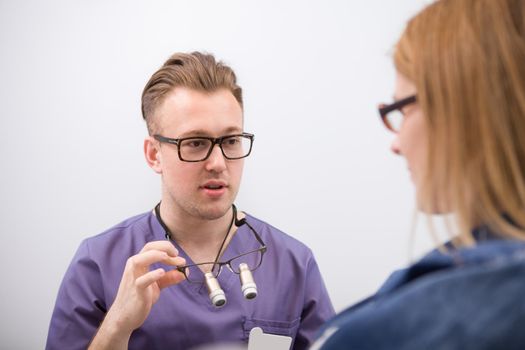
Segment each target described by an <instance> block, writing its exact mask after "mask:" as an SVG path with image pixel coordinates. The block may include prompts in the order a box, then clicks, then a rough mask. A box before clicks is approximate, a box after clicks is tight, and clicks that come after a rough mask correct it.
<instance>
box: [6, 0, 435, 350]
mask: <svg viewBox="0 0 525 350" xmlns="http://www.w3.org/2000/svg"><path fill="white" fill-rule="evenodd" d="M426 3H428V1H425V0H396V1H391V0H368V1H366V2H365V1H343V0H341V1H273V0H272V1H268V0H265V1H248V0H220V1H219V0H206V1H205V0H201V1H179V0H169V1H168V0H150V1H130V0H126V1H124V0H120V1H102V0H91V1H86V0H48V1H37V0H0V45H1V48H2V49H1V50H2V53H1V55H0V77H1V78H0V102H1V119H0V120H1V121H0V123H1V124H0V146H1V147H0V152H1V153H0V156H1V160H2V170H1V172H0V198H1V211H0V213H1V214H0V215H1V217H0V245H1V254H0V271H1V273H2V283H1V288H0V290H1V298H0V309H1V310H2V312H1V313H0V322H1V327H0V348H1V349H41V348H43V347H44V344H45V339H46V336H47V328H48V323H49V319H50V316H51V312H52V308H53V305H54V302H55V297H56V293H57V290H58V287H59V284H60V281H61V279H62V276H63V274H64V272H65V270H66V268H67V266H68V264H69V262H70V260H71V258H72V256H73V254H74V253H75V251H76V249H77V247H78V245H79V243H80V241H81V240H82V239H84V238H86V237H88V236H91V235H95V234H97V233H100V232H101V231H103V230H105V229H107V228H108V227H110V226H112V225H114V224H116V223H118V222H120V221H122V220H123V219H125V218H127V217H129V216H132V215H135V214H138V213H142V212H145V211H148V210H151V209H152V208H153V206H154V205H155V204H156V203H157V201H158V200H159V196H160V186H159V183H160V179H159V178H158V176H157V175H156V174H154V173H153V172H152V171H151V170H150V169H149V168H148V167H147V165H146V163H145V161H144V156H143V153H142V142H143V138H144V137H145V136H146V128H145V125H144V122H143V121H142V118H141V114H140V95H141V92H142V89H143V87H144V85H145V83H146V81H147V80H148V79H149V77H150V75H151V74H152V73H153V72H154V71H155V70H156V69H157V68H158V67H159V66H160V65H161V64H162V63H163V62H164V60H165V59H167V58H168V57H169V56H170V54H171V53H173V52H175V51H193V50H202V51H207V52H210V53H213V54H215V55H216V57H217V58H219V59H221V60H223V61H225V62H226V63H228V64H229V65H231V66H232V67H233V68H234V70H235V71H236V73H237V75H238V78H239V83H240V85H241V86H242V87H243V89H244V99H245V123H246V131H248V132H252V133H254V134H255V135H256V139H255V144H254V151H253V154H252V156H250V158H248V159H247V161H246V163H245V172H244V177H243V184H242V188H241V191H240V194H239V197H238V199H237V205H238V207H239V208H240V209H241V210H244V211H247V212H249V213H251V214H253V215H255V216H257V217H259V218H261V219H263V220H265V221H268V222H269V223H271V224H273V225H274V226H276V227H278V228H280V229H282V230H284V231H285V232H287V233H289V234H290V235H292V236H294V237H296V238H298V239H299V240H301V241H303V242H304V243H306V244H307V245H308V246H309V247H311V248H312V250H313V251H314V254H315V256H316V258H317V261H318V263H319V265H320V268H321V272H322V273H323V275H324V278H325V282H326V284H327V287H328V290H329V292H330V295H331V297H332V299H333V303H334V306H335V308H336V309H337V310H338V311H340V310H342V309H343V308H344V307H346V306H349V305H350V304H351V303H354V302H356V301H358V300H359V299H361V298H363V297H365V296H367V295H369V294H371V293H373V292H374V291H375V290H376V289H377V288H378V287H379V286H380V284H381V282H382V281H383V280H384V279H385V278H386V277H387V276H388V274H389V273H390V272H391V271H392V270H393V269H396V268H400V267H403V266H404V265H406V264H407V263H409V261H410V257H411V256H412V257H417V256H418V255H419V254H421V253H422V252H423V251H425V250H426V249H428V247H429V246H430V239H429V238H427V237H426V232H425V229H424V228H420V227H419V228H417V229H416V238H415V248H414V249H413V250H412V252H410V251H409V245H410V234H409V233H410V228H411V225H412V215H413V212H414V207H415V205H414V198H413V197H414V191H413V188H412V185H411V183H410V179H409V174H408V172H407V169H406V165H405V162H404V160H403V159H402V158H400V157H397V156H395V155H393V154H392V153H391V152H390V142H391V140H392V137H393V136H392V135H391V134H389V133H388V132H387V131H386V130H385V129H384V128H383V127H382V125H381V122H380V118H379V116H378V114H377V111H376V106H377V104H378V103H379V102H389V101H390V100H391V96H392V93H393V86H394V73H395V72H394V68H393V65H392V63H391V52H392V48H393V45H394V44H395V42H396V39H397V38H398V36H399V34H400V33H401V31H402V29H403V27H404V24H405V23H406V21H407V20H408V19H409V18H410V17H411V16H412V15H414V14H415V13H416V12H417V11H418V10H419V9H421V8H422V6H424V5H425V4H426ZM276 287H278V286H276Z"/></svg>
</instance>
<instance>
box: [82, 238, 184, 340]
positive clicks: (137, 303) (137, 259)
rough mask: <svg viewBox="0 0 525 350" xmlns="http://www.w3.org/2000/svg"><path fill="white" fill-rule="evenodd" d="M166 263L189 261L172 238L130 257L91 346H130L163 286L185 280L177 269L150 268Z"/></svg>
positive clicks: (149, 244) (153, 243)
mask: <svg viewBox="0 0 525 350" xmlns="http://www.w3.org/2000/svg"><path fill="white" fill-rule="evenodd" d="M154 263H163V264H166V265H172V266H181V265H184V264H186V261H185V260H184V258H181V257H178V251H177V249H176V248H175V247H174V246H173V244H172V243H171V242H169V241H155V242H150V243H147V244H146V245H145V246H144V248H142V250H141V251H140V252H139V253H138V254H137V255H134V256H132V257H130V258H129V259H128V261H127V262H126V267H125V268H124V273H123V275H122V280H121V281H120V286H119V288H118V292H117V296H116V298H115V302H114V303H113V305H112V306H111V308H110V309H109V311H108V313H107V315H106V318H105V319H104V321H103V322H102V324H101V325H100V328H99V330H98V332H97V334H96V336H95V338H94V339H93V341H92V343H91V345H90V347H89V349H127V347H128V341H129V338H130V336H131V333H132V332H133V331H134V330H135V329H137V328H139V327H140V326H141V325H142V324H143V323H144V321H145V320H146V318H147V317H148V315H149V313H150V311H151V307H152V306H153V304H155V302H157V300H158V299H159V296H160V291H161V289H163V288H165V287H167V286H170V285H174V284H177V283H179V282H181V281H182V280H184V275H183V274H182V273H180V272H178V271H177V270H170V271H167V272H166V271H165V270H164V269H162V268H158V269H156V270H153V271H150V265H151V264H154Z"/></svg>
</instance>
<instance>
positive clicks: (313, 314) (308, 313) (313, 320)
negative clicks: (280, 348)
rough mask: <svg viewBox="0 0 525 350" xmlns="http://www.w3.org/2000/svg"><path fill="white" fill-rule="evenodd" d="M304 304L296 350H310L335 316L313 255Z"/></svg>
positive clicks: (306, 283) (306, 281)
mask: <svg viewBox="0 0 525 350" xmlns="http://www.w3.org/2000/svg"><path fill="white" fill-rule="evenodd" d="M305 271H306V276H305V277H306V279H305V284H304V286H303V288H304V298H305V299H304V304H303V311H302V314H301V324H300V326H299V330H298V332H297V337H296V339H295V342H294V347H293V348H294V350H300V349H308V347H309V346H310V345H311V344H312V342H313V341H314V339H315V336H316V335H317V332H318V331H319V329H320V328H321V326H322V325H323V324H324V323H325V322H326V321H327V320H329V319H330V318H332V317H333V316H334V315H335V311H334V307H333V306H332V302H331V300H330V297H329V295H328V291H327V290H326V286H325V284H324V281H323V278H322V277H321V272H320V271H319V267H318V265H317V262H316V261H315V259H314V257H313V255H312V254H310V258H309V259H308V263H307V265H306V270H305Z"/></svg>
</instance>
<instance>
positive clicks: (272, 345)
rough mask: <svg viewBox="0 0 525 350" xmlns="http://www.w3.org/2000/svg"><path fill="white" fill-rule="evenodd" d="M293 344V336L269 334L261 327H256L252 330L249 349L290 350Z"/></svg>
mask: <svg viewBox="0 0 525 350" xmlns="http://www.w3.org/2000/svg"><path fill="white" fill-rule="evenodd" d="M291 345H292V338H291V337H286V336H284V335H275V334H267V333H264V332H263V330H262V329H261V328H259V327H254V328H252V330H251V331H250V338H249V340H248V350H268V349H271V350H290V346H291Z"/></svg>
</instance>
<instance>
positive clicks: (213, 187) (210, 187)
mask: <svg viewBox="0 0 525 350" xmlns="http://www.w3.org/2000/svg"><path fill="white" fill-rule="evenodd" d="M223 187H224V186H222V185H206V186H204V188H206V189H208V190H220V189H221V188H223Z"/></svg>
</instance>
